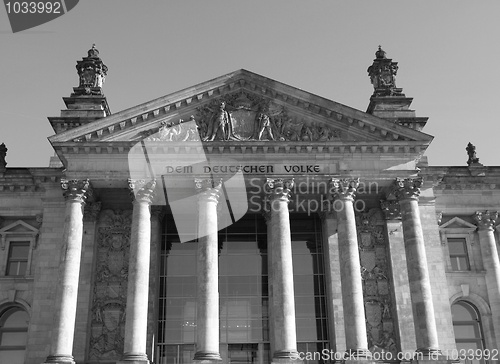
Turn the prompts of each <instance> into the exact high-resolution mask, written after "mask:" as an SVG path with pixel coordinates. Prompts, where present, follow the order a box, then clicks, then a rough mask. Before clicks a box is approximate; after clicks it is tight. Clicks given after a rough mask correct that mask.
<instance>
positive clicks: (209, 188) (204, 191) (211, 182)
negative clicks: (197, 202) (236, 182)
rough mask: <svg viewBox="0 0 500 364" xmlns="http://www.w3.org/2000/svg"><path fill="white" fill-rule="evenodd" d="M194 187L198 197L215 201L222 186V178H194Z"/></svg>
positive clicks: (217, 199)
mask: <svg viewBox="0 0 500 364" xmlns="http://www.w3.org/2000/svg"><path fill="white" fill-rule="evenodd" d="M194 187H195V189H196V192H197V193H198V198H199V199H200V198H201V199H206V200H207V201H212V202H215V203H217V202H218V201H219V197H220V190H221V188H222V179H219V180H215V179H213V178H195V179H194Z"/></svg>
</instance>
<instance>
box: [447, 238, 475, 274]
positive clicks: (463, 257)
mask: <svg viewBox="0 0 500 364" xmlns="http://www.w3.org/2000/svg"><path fill="white" fill-rule="evenodd" d="M448 251H449V252H450V261H451V268H452V269H453V270H462V271H463V270H470V264H469V255H468V254H467V243H466V240H465V238H448Z"/></svg>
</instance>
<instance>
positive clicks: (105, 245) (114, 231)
mask: <svg viewBox="0 0 500 364" xmlns="http://www.w3.org/2000/svg"><path fill="white" fill-rule="evenodd" d="M131 224H132V211H131V210H126V211H121V210H116V211H112V210H105V211H103V212H102V213H101V215H100V217H99V223H98V228H97V254H96V259H97V264H96V269H95V273H94V274H95V276H94V291H93V300H92V323H91V332H90V346H89V359H90V360H96V359H99V360H110V361H116V360H119V359H120V357H121V356H122V354H123V338H124V334H125V332H124V331H125V305H126V302H127V279H128V260H129V247H130V226H131Z"/></svg>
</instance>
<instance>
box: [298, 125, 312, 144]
mask: <svg viewBox="0 0 500 364" xmlns="http://www.w3.org/2000/svg"><path fill="white" fill-rule="evenodd" d="M300 139H301V140H302V141H305V142H310V141H311V142H312V141H313V140H314V138H313V132H312V130H311V128H310V127H309V126H307V125H304V126H303V127H302V133H301V135H300Z"/></svg>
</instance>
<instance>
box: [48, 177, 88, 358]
mask: <svg viewBox="0 0 500 364" xmlns="http://www.w3.org/2000/svg"><path fill="white" fill-rule="evenodd" d="M61 187H62V189H63V190H64V198H65V199H66V213H65V216H66V220H65V221H64V227H63V231H64V233H63V247H62V249H61V250H62V257H61V262H60V267H59V282H58V291H57V296H56V299H55V300H54V305H55V308H54V310H55V317H54V326H53V329H52V337H51V345H50V355H49V356H48V357H47V359H46V360H45V363H61V364H62V363H75V360H74V358H73V355H72V354H73V352H72V350H73V338H74V331H75V319H76V305H77V298H78V279H79V276H80V259H81V253H82V236H83V207H84V205H85V200H86V198H87V196H88V195H89V194H90V190H89V187H90V184H89V180H83V181H81V180H71V181H67V180H61Z"/></svg>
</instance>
